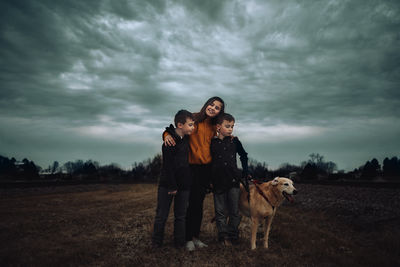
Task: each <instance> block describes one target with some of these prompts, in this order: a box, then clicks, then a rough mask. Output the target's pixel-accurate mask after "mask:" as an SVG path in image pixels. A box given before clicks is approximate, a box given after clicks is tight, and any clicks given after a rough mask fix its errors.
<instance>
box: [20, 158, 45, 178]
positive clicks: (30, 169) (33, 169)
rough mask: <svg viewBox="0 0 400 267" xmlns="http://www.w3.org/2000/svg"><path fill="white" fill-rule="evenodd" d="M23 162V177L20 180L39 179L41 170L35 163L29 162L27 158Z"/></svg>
mask: <svg viewBox="0 0 400 267" xmlns="http://www.w3.org/2000/svg"><path fill="white" fill-rule="evenodd" d="M22 162H23V165H22V177H20V178H22V179H27V180H33V179H38V178H39V171H40V168H38V167H37V166H36V165H35V163H34V162H33V161H29V160H28V159H26V158H24V159H23V160H22Z"/></svg>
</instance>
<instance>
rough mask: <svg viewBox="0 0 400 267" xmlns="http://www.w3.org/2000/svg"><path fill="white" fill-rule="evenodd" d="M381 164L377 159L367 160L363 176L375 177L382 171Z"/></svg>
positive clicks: (370, 178)
mask: <svg viewBox="0 0 400 267" xmlns="http://www.w3.org/2000/svg"><path fill="white" fill-rule="evenodd" d="M380 169H381V166H380V164H379V162H378V160H377V159H375V158H374V159H372V160H371V161H367V162H366V163H365V165H364V168H363V170H362V174H361V178H362V179H365V180H372V179H375V178H376V177H377V176H378V175H379V173H380Z"/></svg>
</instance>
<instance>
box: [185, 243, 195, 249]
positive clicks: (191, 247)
mask: <svg viewBox="0 0 400 267" xmlns="http://www.w3.org/2000/svg"><path fill="white" fill-rule="evenodd" d="M195 249H196V248H195V247H194V243H193V241H188V242H186V250H187V251H194V250H195Z"/></svg>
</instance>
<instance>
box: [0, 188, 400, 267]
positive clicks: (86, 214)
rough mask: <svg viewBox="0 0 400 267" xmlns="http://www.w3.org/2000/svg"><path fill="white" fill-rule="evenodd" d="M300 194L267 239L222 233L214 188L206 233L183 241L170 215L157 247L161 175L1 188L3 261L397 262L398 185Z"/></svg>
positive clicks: (244, 229)
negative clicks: (221, 239)
mask: <svg viewBox="0 0 400 267" xmlns="http://www.w3.org/2000/svg"><path fill="white" fill-rule="evenodd" d="M297 189H298V190H299V194H298V195H297V196H296V202H295V204H289V203H285V204H284V205H282V206H281V207H280V208H279V209H278V211H277V214H276V217H275V220H274V222H273V224H272V230H271V234H270V248H269V249H264V248H262V241H261V236H259V237H258V242H257V245H258V248H257V249H256V250H254V251H252V250H250V249H249V248H250V243H249V236H250V227H249V224H250V221H249V219H247V218H243V219H242V222H241V225H240V231H241V233H240V243H239V245H237V246H234V247H224V246H222V245H221V244H219V243H218V242H217V241H216V228H215V225H214V224H213V223H211V219H212V217H213V203H212V195H208V196H207V198H206V200H205V210H204V219H203V224H202V234H201V239H202V240H203V241H204V242H206V243H207V244H209V247H208V248H204V249H200V250H197V251H194V252H186V251H184V250H177V249H175V248H174V247H173V243H172V231H173V229H172V216H170V218H169V220H168V223H167V227H166V236H165V244H164V247H162V248H161V249H157V250H152V249H151V247H150V237H151V232H152V226H153V219H154V214H155V205H156V203H155V199H156V185H153V184H121V185H84V186H64V187H53V188H49V187H47V188H34V189H7V190H0V218H1V220H0V240H1V247H0V265H1V266H49V265H50V266H78V265H79V266H88V265H89V266H139V265H140V266H225V265H228V266H400V257H399V255H400V230H399V229H398V223H399V222H400V219H399V212H400V209H399V205H400V204H399V203H400V201H399V194H398V191H399V190H398V189H371V188H354V187H353V188H352V187H334V186H321V185H320V186H317V185H297Z"/></svg>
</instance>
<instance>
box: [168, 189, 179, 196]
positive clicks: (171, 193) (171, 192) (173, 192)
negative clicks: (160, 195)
mask: <svg viewBox="0 0 400 267" xmlns="http://www.w3.org/2000/svg"><path fill="white" fill-rule="evenodd" d="M176 193H178V190H175V191H170V192H168V195H174V196H175V195H176Z"/></svg>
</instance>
